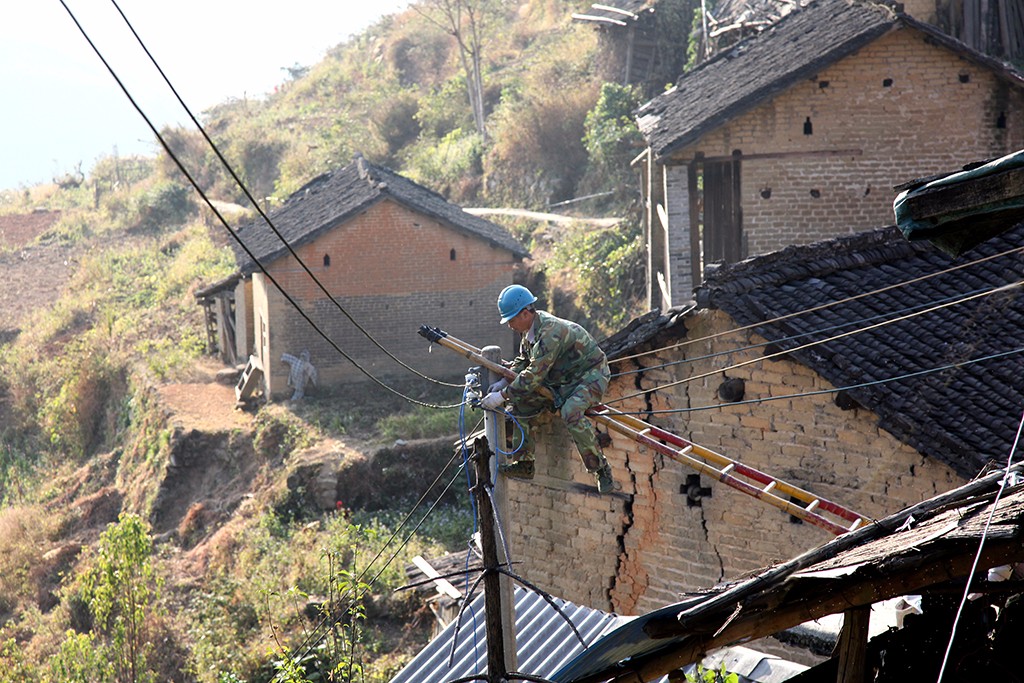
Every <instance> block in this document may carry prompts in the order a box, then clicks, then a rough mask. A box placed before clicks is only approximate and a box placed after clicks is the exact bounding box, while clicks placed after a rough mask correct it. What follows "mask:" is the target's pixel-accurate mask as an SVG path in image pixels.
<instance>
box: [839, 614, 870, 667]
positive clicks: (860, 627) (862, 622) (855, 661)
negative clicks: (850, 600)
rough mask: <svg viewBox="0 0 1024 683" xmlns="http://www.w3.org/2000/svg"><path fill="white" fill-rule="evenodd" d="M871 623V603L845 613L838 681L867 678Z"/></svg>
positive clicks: (841, 633) (840, 636)
mask: <svg viewBox="0 0 1024 683" xmlns="http://www.w3.org/2000/svg"><path fill="white" fill-rule="evenodd" d="M870 624H871V606H870V605H863V606H861V607H854V608H853V609H848V610H846V612H844V613H843V630H842V631H840V633H839V643H838V650H839V653H838V655H837V657H836V658H837V659H838V664H839V672H838V674H837V675H836V683H864V681H866V680H867V678H866V674H867V666H866V664H865V657H866V655H867V651H868V626H869V625H870Z"/></svg>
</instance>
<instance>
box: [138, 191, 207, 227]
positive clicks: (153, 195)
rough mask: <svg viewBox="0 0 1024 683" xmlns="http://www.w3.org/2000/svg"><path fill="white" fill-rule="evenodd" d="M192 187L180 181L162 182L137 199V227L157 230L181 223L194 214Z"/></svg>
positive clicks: (194, 205)
mask: <svg viewBox="0 0 1024 683" xmlns="http://www.w3.org/2000/svg"><path fill="white" fill-rule="evenodd" d="M192 193H193V189H192V188H191V187H187V186H185V185H182V184H180V183H175V182H163V183H160V184H158V185H156V186H155V187H153V188H152V189H150V190H148V191H147V192H145V193H143V194H142V195H141V196H140V197H139V198H138V200H137V205H136V212H137V216H138V223H137V227H138V228H139V229H141V230H159V229H163V228H167V227H174V226H179V225H183V224H184V223H185V222H186V221H187V220H188V219H189V218H190V217H192V216H194V215H195V212H196V204H195V201H194V200H193V198H192Z"/></svg>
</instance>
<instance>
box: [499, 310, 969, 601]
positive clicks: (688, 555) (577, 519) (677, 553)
mask: <svg viewBox="0 0 1024 683" xmlns="http://www.w3.org/2000/svg"><path fill="white" fill-rule="evenodd" d="M687 324H688V327H689V329H688V332H687V336H688V338H691V339H704V338H707V337H709V336H711V335H714V334H717V333H720V332H724V331H726V330H729V329H732V322H731V320H730V319H729V318H728V316H726V315H725V314H723V313H721V312H716V311H704V312H701V313H699V314H697V315H695V316H691V317H689V318H688V319H687ZM679 341H680V339H672V340H665V341H664V342H663V343H664V345H666V346H668V345H671V344H675V343H678V342H679ZM763 341H764V340H763V339H762V338H760V337H759V336H757V335H755V334H751V333H741V334H739V335H735V336H728V337H719V338H717V339H715V340H711V341H705V342H698V343H694V344H691V345H689V346H684V347H679V348H676V349H670V350H666V351H661V352H658V353H655V354H652V355H647V356H642V357H640V358H637V359H635V360H631V361H627V362H625V363H621V364H615V365H614V366H613V372H617V373H622V372H625V371H635V370H637V369H638V368H639V367H640V366H643V367H645V368H653V369H650V370H644V371H643V372H639V373H636V372H631V374H622V375H620V376H618V377H616V378H614V379H613V381H612V385H611V387H610V389H609V393H608V395H607V396H606V401H608V402H609V403H610V404H612V405H613V406H614V407H615V408H617V409H619V410H622V411H624V412H634V411H636V412H642V411H647V410H655V411H657V410H673V409H685V408H706V407H712V409H706V410H698V411H693V412H679V413H662V414H656V415H653V416H652V417H651V418H650V420H649V421H650V422H652V423H654V424H656V425H657V426H660V427H663V428H665V429H668V430H670V431H672V432H674V433H677V434H679V435H681V436H683V437H685V438H688V439H691V440H693V441H694V442H695V443H698V444H700V445H702V446H704V447H706V448H710V449H711V450H714V451H716V452H718V453H721V454H723V455H725V456H727V457H730V458H732V459H735V460H738V461H740V462H743V463H744V464H747V465H750V466H753V467H756V468H758V469H760V470H762V471H765V472H768V473H770V474H772V475H773V476H776V477H779V478H781V479H784V480H786V481H789V482H790V483H793V484H795V485H797V486H800V487H801V488H804V489H807V490H809V491H811V492H813V493H816V494H818V495H822V496H824V497H826V498H829V499H831V500H834V501H836V502H838V503H840V504H842V505H845V506H847V507H850V508H853V509H855V510H857V511H858V512H860V513H862V514H865V515H868V516H871V517H881V516H884V515H887V514H890V513H892V512H895V511H897V510H899V509H902V508H904V507H906V506H908V505H912V504H914V503H917V502H920V501H921V500H924V499H926V498H929V497H931V496H933V495H935V494H936V493H939V492H940V491H944V490H948V489H950V488H953V487H954V486H956V485H958V484H960V483H963V482H962V480H961V479H960V478H959V477H958V476H957V475H956V474H955V473H953V472H952V471H951V470H950V469H949V468H948V467H946V466H945V465H942V464H940V463H937V462H934V461H931V460H927V459H925V458H923V457H922V456H921V455H920V454H919V453H918V452H917V451H915V450H914V449H912V448H910V447H909V446H906V445H903V444H901V443H900V442H898V441H897V440H896V439H895V438H894V437H892V436H891V435H890V434H888V433H886V432H885V431H883V430H880V429H879V428H878V427H877V426H876V424H875V423H876V416H875V415H874V414H873V413H871V412H870V411H867V410H864V409H856V410H849V411H843V410H841V409H840V408H838V407H837V406H836V405H835V404H834V403H833V401H832V397H831V395H829V394H824V395H817V396H807V397H803V398H793V399H784V400H774V401H768V402H763V403H753V404H745V405H729V404H723V401H722V400H721V399H720V398H719V397H718V393H717V392H718V387H719V385H720V384H721V383H722V381H723V379H724V378H725V376H726V374H727V375H728V377H739V378H742V379H743V380H744V381H745V385H746V387H745V397H744V398H745V399H756V398H760V397H770V396H778V395H782V394H799V393H806V392H811V391H820V390H828V389H832V388H833V387H832V386H831V385H830V384H829V383H828V382H826V381H824V380H823V379H821V378H820V377H818V376H817V375H816V374H815V373H813V372H812V371H811V370H809V369H808V368H806V367H804V366H802V365H799V364H797V363H793V362H791V361H788V360H770V361H763V362H756V363H752V364H750V365H748V366H745V367H743V368H739V369H736V370H728V371H727V373H726V372H724V369H725V368H726V367H728V366H732V365H735V364H737V363H742V362H743V361H745V360H748V359H753V358H755V357H760V355H761V354H762V350H761V348H753V349H750V350H747V351H742V352H738V353H732V354H728V355H720V356H713V354H715V353H717V352H719V351H725V350H728V349H733V348H738V347H748V346H751V345H755V344H760V343H762V342H763ZM642 350H643V349H640V351H642ZM687 359H692V360H690V361H687ZM678 361H684V362H678ZM676 362H678V363H677V364H674V365H667V366H665V367H656V368H655V366H663V365H664V364H666V363H676ZM705 373H711V374H710V375H709V376H707V377H704V378H702V379H697V380H694V381H689V382H684V383H681V384H678V385H676V386H673V387H670V388H668V389H665V390H662V391H658V392H656V393H652V392H650V390H651V389H653V388H655V387H658V386H662V385H665V384H669V383H672V382H677V381H680V380H686V379H688V378H692V377H697V376H699V375H703V374H705ZM638 391H639V392H646V393H641V394H640V395H638V396H633V397H631V398H629V399H627V400H625V401H621V402H620V401H617V400H616V399H617V398H619V397H622V396H627V395H632V394H635V393H636V392H638ZM537 434H538V451H537V464H538V475H537V478H536V479H535V480H534V481H532V482H511V483H510V485H509V496H510V501H511V516H512V521H511V525H510V527H511V529H512V533H511V538H512V553H513V560H514V561H517V562H519V563H520V564H518V565H517V569H518V571H520V572H521V573H522V574H523V575H524V576H525V577H526V578H528V579H529V580H530V581H533V582H534V583H536V584H537V585H538V586H539V587H540V588H542V589H544V590H545V591H548V592H550V593H553V594H555V595H558V596H560V597H564V598H566V599H569V600H573V601H576V602H579V603H581V604H585V605H588V606H591V607H595V608H600V609H605V610H608V609H611V610H613V611H615V612H618V613H620V614H642V613H644V612H648V611H651V610H653V609H656V608H658V607H662V606H664V605H665V604H668V603H671V602H676V601H678V600H679V596H680V593H683V592H687V591H696V590H700V589H703V588H707V587H709V586H712V585H714V584H716V583H718V582H719V581H721V580H730V579H737V578H740V577H742V576H744V575H745V574H747V573H749V572H752V571H755V570H757V569H761V568H763V567H765V566H768V565H770V564H772V563H774V562H779V561H783V560H786V559H789V558H791V557H794V556H796V555H798V554H800V553H802V552H804V551H806V550H808V549H809V548H812V547H815V546H817V545H820V544H821V543H824V542H826V541H828V540H829V539H830V538H832V536H831V534H830V533H829V532H827V531H824V530H822V529H819V528H818V527H815V526H813V525H810V524H807V523H802V524H795V523H793V521H792V518H791V517H790V515H788V514H786V513H784V512H783V511H781V510H778V509H776V508H774V507H772V506H770V505H767V504H766V503H763V502H761V501H759V500H756V499H754V498H752V497H750V496H747V495H745V494H743V493H740V492H738V491H736V490H734V489H732V488H730V487H728V486H725V485H724V484H721V483H719V482H717V481H712V480H711V479H710V478H708V477H706V476H705V477H700V478H699V483H700V486H701V487H706V488H710V490H711V495H710V497H704V498H701V499H699V501H693V500H691V499H689V498H688V496H687V495H686V493H685V491H686V489H687V486H688V485H689V484H690V483H692V480H688V477H691V476H692V475H693V474H694V473H695V472H694V470H692V469H691V468H689V467H687V466H686V465H684V464H681V463H679V462H676V461H675V460H672V459H670V458H667V457H665V456H663V455H661V454H658V453H655V452H652V451H651V450H650V449H647V448H645V447H641V446H640V445H639V444H636V443H635V442H633V441H631V440H629V439H627V438H626V437H624V436H621V435H619V434H616V433H613V434H612V445H611V446H610V447H608V448H606V449H605V454H606V455H607V457H608V459H609V461H610V463H611V465H612V470H613V472H614V475H615V479H616V481H617V482H618V483H619V484H620V485H621V486H622V487H623V490H622V492H621V493H622V494H623V495H619V496H599V495H597V494H596V493H585V492H578V491H573V490H568V489H567V488H566V487H567V485H569V484H571V483H573V482H576V483H587V484H592V481H591V480H590V479H589V476H588V475H587V474H586V472H585V471H584V469H583V466H582V464H580V462H579V458H578V456H577V455H576V452H575V449H574V447H573V445H572V442H571V441H570V440H569V439H568V436H567V434H566V433H565V430H564V427H563V426H562V425H561V422H560V420H558V419H557V418H551V417H547V418H545V419H544V420H543V425H542V426H541V428H540V429H539V430H538V432H537ZM697 503H699V504H697Z"/></svg>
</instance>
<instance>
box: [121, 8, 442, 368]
mask: <svg viewBox="0 0 1024 683" xmlns="http://www.w3.org/2000/svg"><path fill="white" fill-rule="evenodd" d="M110 2H111V4H113V5H114V8H115V9H116V10H117V12H118V14H120V15H121V18H122V19H123V20H124V23H125V25H126V26H128V30H129V31H131V32H132V35H133V36H135V40H136V41H137V42H138V43H139V47H141V48H142V51H143V52H145V53H146V56H147V57H149V61H150V62H151V63H152V64H153V66H154V67H155V68H156V70H157V72H158V73H159V74H160V76H161V78H163V79H164V83H166V84H167V87H168V88H170V90H171V92H172V93H173V94H174V97H175V99H177V100H178V104H180V105H181V107H182V109H184V110H185V113H186V114H188V117H189V118H190V119H191V120H192V123H193V124H194V125H195V127H196V129H197V130H198V131H199V132H200V134H202V136H203V139H204V140H206V142H207V144H208V145H209V146H210V149H212V150H213V152H214V154H216V155H217V159H219V160H220V162H221V164H222V165H223V166H224V168H225V169H226V170H227V172H228V173H229V174H230V175H231V178H232V180H234V181H235V184H236V185H238V187H239V188H240V189H241V190H242V192H243V193H244V194H245V197H246V199H248V200H249V203H250V204H252V206H253V208H255V209H256V211H257V212H258V213H259V215H260V217H261V218H262V219H263V220H264V221H265V222H266V224H267V226H268V227H269V228H270V230H271V231H272V232H273V233H274V235H275V236H277V238H278V239H280V240H281V243H282V244H284V246H285V248H286V249H287V250H288V252H289V253H290V254H291V255H292V257H293V258H294V259H295V261H296V262H297V263H298V264H299V266H301V267H302V270H303V271H305V273H306V274H307V275H308V276H309V277H310V279H311V280H313V282H315V283H316V285H317V287H318V288H319V289H320V291H321V292H323V293H324V295H325V296H326V297H327V298H328V299H330V300H331V302H332V303H333V304H334V305H335V307H336V308H337V309H338V310H339V311H341V313H342V315H344V316H345V317H346V318H348V320H349V322H351V323H352V324H353V325H355V327H356V329H357V330H359V331H360V332H362V333H363V335H365V336H366V338H367V339H369V340H370V341H371V342H372V343H373V344H374V345H375V346H376V347H377V348H378V349H380V350H381V351H383V352H384V354H385V355H386V356H388V357H389V358H391V359H392V360H393V361H395V362H396V363H398V364H399V365H401V366H402V367H403V368H405V369H406V370H409V371H410V372H412V373H413V374H415V375H417V376H419V377H420V378H422V379H425V380H427V381H429V382H435V383H437V384H442V385H444V386H451V387H457V386H461V385H458V384H452V383H450V382H442V381H440V380H437V379H434V378H433V377H428V376H427V375H425V374H423V373H421V372H420V371H418V370H416V369H415V368H412V367H410V366H409V365H407V364H406V363H405V362H404V361H403V360H401V359H400V358H398V357H397V356H395V355H394V354H393V353H391V352H390V351H388V350H387V349H386V348H385V347H384V346H383V345H382V344H381V343H380V342H378V341H377V339H376V338H375V337H374V336H373V335H372V334H370V332H369V331H368V330H366V329H365V328H364V327H363V326H362V325H360V324H359V323H358V322H357V321H356V320H355V318H353V317H352V316H351V315H350V314H349V312H348V311H347V310H345V307H344V306H342V305H341V303H340V302H339V301H337V300H336V299H335V298H334V297H333V296H332V295H331V293H330V292H329V291H327V288H326V287H325V286H324V284H323V283H322V282H321V281H320V279H319V278H317V276H316V274H314V273H313V271H312V270H310V269H309V266H307V265H306V263H305V262H304V261H303V260H302V258H300V257H299V255H298V254H297V253H296V252H295V249H294V248H292V245H291V244H289V243H288V240H286V239H285V238H284V236H283V235H281V233H280V231H278V229H277V227H276V226H275V225H274V223H273V222H272V221H271V220H270V217H269V216H267V214H266V213H265V212H264V211H263V209H262V208H261V207H260V205H259V202H257V201H256V199H255V198H253V196H252V194H251V193H250V192H249V188H248V187H246V185H245V183H244V182H242V180H241V178H239V177H238V174H237V173H235V170H234V168H233V167H232V166H231V164H229V163H228V160H227V159H225V158H224V155H223V154H221V151H220V148H218V147H217V145H216V144H214V142H213V140H212V139H210V136H209V135H208V134H207V133H206V129H205V128H204V127H203V125H202V124H201V123H199V120H198V119H196V117H195V115H194V114H193V113H192V110H191V109H189V107H188V105H187V104H185V101H184V100H183V99H182V97H181V95H179V94H178V91H177V89H176V88H175V87H174V85H173V84H172V83H171V80H170V79H169V78H168V77H167V74H165V73H164V70H163V69H162V68H161V67H160V64H159V63H158V62H157V61H156V58H155V57H153V55H152V53H151V52H150V51H149V48H148V47H146V43H145V42H143V40H142V37H141V36H139V34H138V33H137V32H136V31H135V27H134V26H133V25H132V23H131V22H130V21H129V20H128V17H127V16H126V15H125V13H124V12H123V11H122V10H121V7H120V6H119V5H118V4H117V0H110ZM161 144H163V141H161ZM164 148H165V149H166V148H167V145H164ZM168 153H170V151H169V150H168ZM193 184H194V183H193ZM197 189H198V188H197ZM236 239H237V237H236ZM246 253H247V254H248V255H249V256H250V257H252V258H253V261H254V262H255V263H256V264H257V265H258V266H259V267H260V270H262V271H263V272H264V273H266V270H265V269H264V268H263V266H262V265H261V264H260V263H259V262H258V261H256V259H255V257H253V256H252V254H251V253H250V252H249V251H248V250H246ZM274 284H275V285H277V283H276V282H275V283H274ZM278 289H280V286H278Z"/></svg>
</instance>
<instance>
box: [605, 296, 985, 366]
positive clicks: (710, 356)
mask: <svg viewBox="0 0 1024 683" xmlns="http://www.w3.org/2000/svg"><path fill="white" fill-rule="evenodd" d="M989 289H990V288H989V287H985V288H981V289H974V290H970V291H968V292H966V293H961V294H956V295H954V296H948V297H945V298H942V299H934V300H932V301H928V302H925V303H921V304H917V305H916V306H907V307H906V308H901V309H899V310H896V311H889V312H887V313H879V314H877V315H873V316H868V317H867V318H859V319H857V320H850V321H847V322H843V323H837V324H835V325H829V326H827V327H819V328H817V329H814V330H810V331H807V332H801V333H799V334H793V335H790V336H788V337H780V338H778V339H774V340H771V341H765V342H761V343H759V344H747V345H746V346H738V347H736V348H733V349H725V350H724V351H716V352H714V353H708V354H705V355H703V356H693V357H692V358H681V359H679V360H673V361H668V362H665V363H661V364H659V365H645V366H639V367H637V368H636V369H634V370H623V371H622V372H616V373H613V374H612V375H611V376H612V378H615V377H623V376H625V375H636V374H641V373H644V372H649V371H651V370H662V369H664V368H668V367H672V366H674V365H683V364H685V363H696V362H698V361H704V360H710V359H713V358H718V357H719V356H728V355H731V354H733V353H741V352H744V351H753V350H755V349H760V348H764V347H766V346H772V345H776V346H777V345H781V344H783V343H784V342H788V341H794V340H797V339H802V338H804V337H811V336H814V335H816V334H822V333H824V332H828V331H830V330H841V329H843V328H845V327H851V326H854V325H861V324H863V323H867V322H870V321H872V320H878V319H879V318H881V319H885V318H887V317H888V316H890V315H893V314H899V313H904V312H907V311H916V310H918V309H920V308H922V307H924V306H934V305H936V304H940V303H945V302H949V301H954V300H955V299H957V298H959V297H961V296H964V295H965V294H967V295H970V294H977V293H980V292H985V291H988V290H989ZM770 323H771V321H765V322H764V323H759V324H761V325H767V324H770ZM674 348H675V346H669V347H662V348H661V349H658V352H661V351H664V350H666V349H674Z"/></svg>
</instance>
